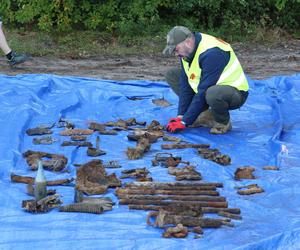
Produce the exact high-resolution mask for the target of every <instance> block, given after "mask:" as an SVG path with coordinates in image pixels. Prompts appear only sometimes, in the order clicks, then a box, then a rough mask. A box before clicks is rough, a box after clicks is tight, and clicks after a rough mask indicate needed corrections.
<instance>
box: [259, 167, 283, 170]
mask: <svg viewBox="0 0 300 250" xmlns="http://www.w3.org/2000/svg"><path fill="white" fill-rule="evenodd" d="M263 170H279V167H276V166H264V167H263Z"/></svg>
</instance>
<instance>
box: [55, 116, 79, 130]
mask: <svg viewBox="0 0 300 250" xmlns="http://www.w3.org/2000/svg"><path fill="white" fill-rule="evenodd" d="M56 126H57V127H58V128H67V129H74V128H75V125H74V123H72V122H70V121H68V120H67V119H65V118H60V119H59V121H58V122H57V125H56Z"/></svg>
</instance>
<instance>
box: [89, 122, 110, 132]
mask: <svg viewBox="0 0 300 250" xmlns="http://www.w3.org/2000/svg"><path fill="white" fill-rule="evenodd" d="M89 129H91V130H94V131H104V130H105V129H106V128H105V125H104V124H102V123H98V122H91V123H90V124H89Z"/></svg>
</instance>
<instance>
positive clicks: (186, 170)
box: [168, 166, 202, 181]
mask: <svg viewBox="0 0 300 250" xmlns="http://www.w3.org/2000/svg"><path fill="white" fill-rule="evenodd" d="M168 173H169V174H171V175H175V176H176V181H181V180H190V181H191V180H196V181H197V180H201V179H202V176H201V174H200V173H199V172H198V171H197V170H196V169H195V167H194V166H185V167H183V168H179V167H168Z"/></svg>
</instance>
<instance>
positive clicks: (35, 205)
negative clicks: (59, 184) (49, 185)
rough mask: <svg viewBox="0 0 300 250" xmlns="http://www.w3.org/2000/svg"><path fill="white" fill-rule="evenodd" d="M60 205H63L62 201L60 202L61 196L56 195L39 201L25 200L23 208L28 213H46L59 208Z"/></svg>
mask: <svg viewBox="0 0 300 250" xmlns="http://www.w3.org/2000/svg"><path fill="white" fill-rule="evenodd" d="M60 204H62V201H61V200H60V198H59V195H58V194H54V195H51V196H46V197H45V198H43V199H41V200H39V201H36V200H23V201H22V208H24V209H25V211H26V212H30V213H46V212H48V211H50V210H51V209H52V208H55V207H58V206H59V205H60Z"/></svg>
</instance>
